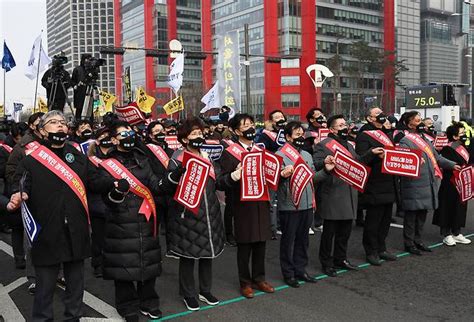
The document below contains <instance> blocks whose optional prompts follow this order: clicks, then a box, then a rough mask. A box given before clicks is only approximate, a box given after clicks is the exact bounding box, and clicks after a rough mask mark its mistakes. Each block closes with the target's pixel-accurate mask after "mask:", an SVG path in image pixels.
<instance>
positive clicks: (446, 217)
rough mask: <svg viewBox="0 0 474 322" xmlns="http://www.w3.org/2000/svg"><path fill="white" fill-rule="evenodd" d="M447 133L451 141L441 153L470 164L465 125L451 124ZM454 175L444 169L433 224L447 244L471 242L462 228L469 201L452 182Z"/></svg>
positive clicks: (456, 160)
mask: <svg viewBox="0 0 474 322" xmlns="http://www.w3.org/2000/svg"><path fill="white" fill-rule="evenodd" d="M446 135H447V137H448V139H449V141H450V143H449V145H448V146H445V147H443V149H442V150H441V155H442V156H443V157H445V158H446V159H448V160H451V161H454V162H456V163H457V164H459V165H466V164H468V162H469V152H468V150H467V149H466V147H465V146H464V143H465V142H466V140H467V136H466V132H465V129H464V127H463V125H462V124H461V123H455V124H453V125H451V126H449V127H448V128H447V129H446ZM463 152H464V153H463ZM461 153H462V154H461ZM452 177H453V171H452V170H444V171H443V179H442V180H441V186H440V188H439V193H438V200H439V206H438V208H437V209H436V210H435V212H434V215H433V224H434V225H437V226H439V227H440V229H441V235H442V236H443V243H444V244H445V245H447V246H455V245H456V244H470V243H471V240H469V239H467V238H466V237H464V236H463V235H462V234H461V228H462V227H464V226H465V225H466V212H467V202H464V203H463V202H461V198H460V196H459V193H458V192H457V190H456V187H455V186H454V184H453V183H452V182H451V179H452Z"/></svg>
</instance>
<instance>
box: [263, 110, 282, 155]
mask: <svg viewBox="0 0 474 322" xmlns="http://www.w3.org/2000/svg"><path fill="white" fill-rule="evenodd" d="M269 120H270V122H271V123H272V126H273V131H271V135H272V137H270V136H269V135H268V134H267V132H266V131H265V130H264V131H262V133H261V134H260V136H259V137H258V139H257V143H263V144H264V145H265V149H267V150H268V151H271V152H276V151H277V150H278V149H279V148H280V146H282V144H279V143H278V142H277V141H276V139H275V138H278V137H277V135H278V132H279V131H280V130H283V128H284V127H285V125H286V116H285V114H283V112H282V111H281V110H274V111H272V112H270V114H269ZM273 136H274V137H275V138H274V137H273Z"/></svg>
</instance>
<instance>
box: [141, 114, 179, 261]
mask: <svg viewBox="0 0 474 322" xmlns="http://www.w3.org/2000/svg"><path fill="white" fill-rule="evenodd" d="M146 133H147V136H146V139H145V142H146V144H143V146H142V147H141V149H142V150H143V151H144V152H145V154H146V155H147V156H148V160H149V162H150V166H151V169H152V170H153V173H154V174H155V175H156V176H157V177H158V178H160V179H161V178H163V177H164V176H165V174H166V172H167V168H168V162H169V158H171V156H172V155H173V152H174V151H173V150H172V149H170V148H169V147H168V143H166V141H165V137H166V133H165V129H164V127H163V124H161V123H160V122H158V121H153V122H151V123H150V124H148V126H147V129H146ZM150 144H154V145H156V146H158V147H160V148H161V149H163V151H164V152H165V153H166V157H167V158H168V160H165V159H162V160H160V159H159V158H157V157H156V156H155V154H154V153H153V152H152V150H151V149H150V147H149V146H148V145H150ZM168 199H169V198H167V196H166V195H160V196H157V197H156V200H157V207H158V208H159V209H161V210H160V211H159V213H158V214H157V215H158V222H159V223H160V225H161V226H163V227H164V228H165V241H166V257H172V258H176V257H175V256H174V255H172V254H171V253H170V252H169V251H168V249H169V241H170V229H169V227H168V205H169V200H168ZM162 233H163V231H162Z"/></svg>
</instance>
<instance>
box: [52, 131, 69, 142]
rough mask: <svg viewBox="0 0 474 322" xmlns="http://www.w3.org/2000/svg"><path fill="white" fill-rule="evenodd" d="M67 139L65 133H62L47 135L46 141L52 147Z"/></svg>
mask: <svg viewBox="0 0 474 322" xmlns="http://www.w3.org/2000/svg"><path fill="white" fill-rule="evenodd" d="M66 138H67V133H64V132H56V133H51V132H49V133H48V141H49V142H50V143H51V144H53V145H62V144H63V143H64V142H65V141H66Z"/></svg>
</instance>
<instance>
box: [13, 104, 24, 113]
mask: <svg viewBox="0 0 474 322" xmlns="http://www.w3.org/2000/svg"><path fill="white" fill-rule="evenodd" d="M22 109H23V104H21V103H13V110H14V111H15V112H20V111H21V110H22Z"/></svg>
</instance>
